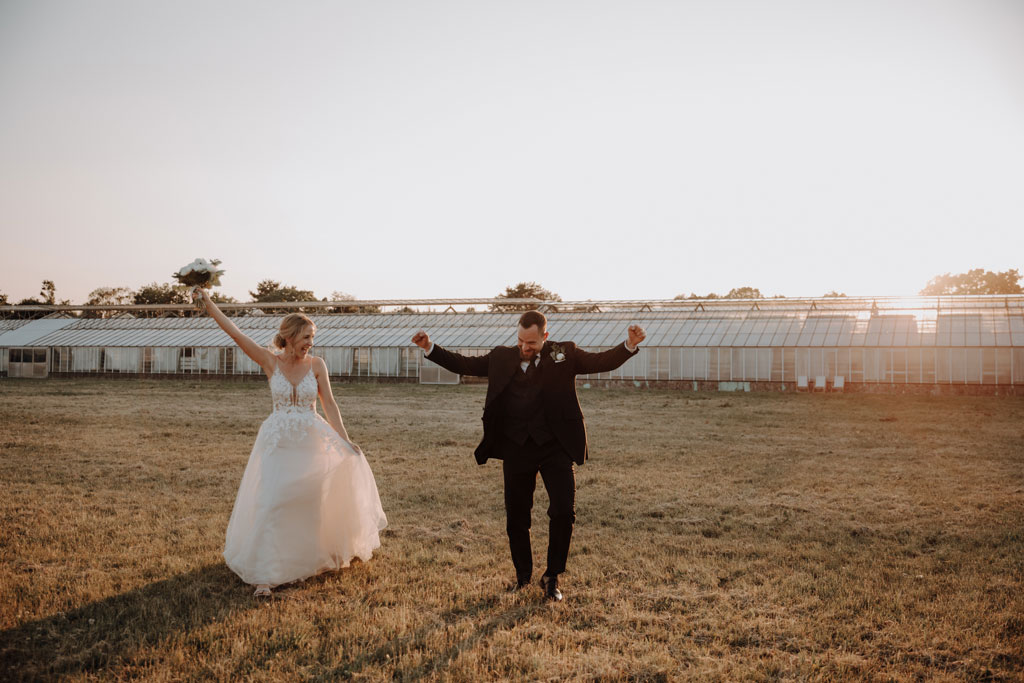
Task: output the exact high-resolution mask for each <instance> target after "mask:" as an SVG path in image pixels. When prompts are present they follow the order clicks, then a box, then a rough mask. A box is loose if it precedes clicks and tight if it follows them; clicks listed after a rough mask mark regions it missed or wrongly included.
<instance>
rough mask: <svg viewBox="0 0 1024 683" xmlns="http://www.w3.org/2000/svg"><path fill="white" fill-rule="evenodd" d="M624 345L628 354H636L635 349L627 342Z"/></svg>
mask: <svg viewBox="0 0 1024 683" xmlns="http://www.w3.org/2000/svg"><path fill="white" fill-rule="evenodd" d="M624 343H625V345H626V350H627V351H629V352H630V353H636V347H635V346H630V345H629V342H624Z"/></svg>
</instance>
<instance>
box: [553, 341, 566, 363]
mask: <svg viewBox="0 0 1024 683" xmlns="http://www.w3.org/2000/svg"><path fill="white" fill-rule="evenodd" d="M551 360H553V361H555V362H556V363H561V362H562V361H564V360H565V349H563V348H562V346H561V344H552V345H551Z"/></svg>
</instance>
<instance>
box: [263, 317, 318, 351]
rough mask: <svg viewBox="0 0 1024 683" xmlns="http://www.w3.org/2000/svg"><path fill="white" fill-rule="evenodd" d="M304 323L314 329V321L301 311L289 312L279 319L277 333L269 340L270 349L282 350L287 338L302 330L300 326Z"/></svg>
mask: <svg viewBox="0 0 1024 683" xmlns="http://www.w3.org/2000/svg"><path fill="white" fill-rule="evenodd" d="M306 325H310V326H311V327H312V328H313V329H314V330H316V323H314V322H313V321H312V320H311V319H310V317H309V316H308V315H304V314H302V313H289V314H288V315H286V316H285V317H284V320H282V321H281V327H279V328H278V329H277V334H275V335H274V340H273V341H272V342H270V349H271V350H272V351H282V350H284V347H285V346H287V345H288V340H289V339H291V338H292V337H294V336H295V335H297V334H299V333H300V332H302V328H303V327H305V326H306Z"/></svg>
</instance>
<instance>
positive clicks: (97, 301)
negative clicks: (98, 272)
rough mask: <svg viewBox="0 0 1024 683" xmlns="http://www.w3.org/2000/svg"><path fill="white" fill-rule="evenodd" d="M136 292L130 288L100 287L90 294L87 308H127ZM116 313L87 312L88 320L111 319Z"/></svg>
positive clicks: (85, 314) (85, 315)
mask: <svg viewBox="0 0 1024 683" xmlns="http://www.w3.org/2000/svg"><path fill="white" fill-rule="evenodd" d="M133 295H134V292H132V290H131V289H129V288H128V287H98V288H96V289H94V290H92V291H91V292H89V298H88V299H87V300H86V302H85V305H86V306H127V305H128V304H130V303H132V297H133ZM114 315H116V311H86V312H85V313H84V317H86V318H111V317H113V316H114Z"/></svg>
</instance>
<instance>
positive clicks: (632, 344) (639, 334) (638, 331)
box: [626, 325, 647, 349]
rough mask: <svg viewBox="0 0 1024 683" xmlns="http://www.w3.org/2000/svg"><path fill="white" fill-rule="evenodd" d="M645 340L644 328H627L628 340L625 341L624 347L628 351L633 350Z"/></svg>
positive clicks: (633, 326)
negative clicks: (626, 347)
mask: <svg viewBox="0 0 1024 683" xmlns="http://www.w3.org/2000/svg"><path fill="white" fill-rule="evenodd" d="M644 339H647V333H646V332H644V328H642V327H640V326H639V325H630V326H629V339H628V340H627V341H626V346H628V347H629V348H630V349H635V348H636V347H637V344H639V343H640V342H642V341H643V340H644Z"/></svg>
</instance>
